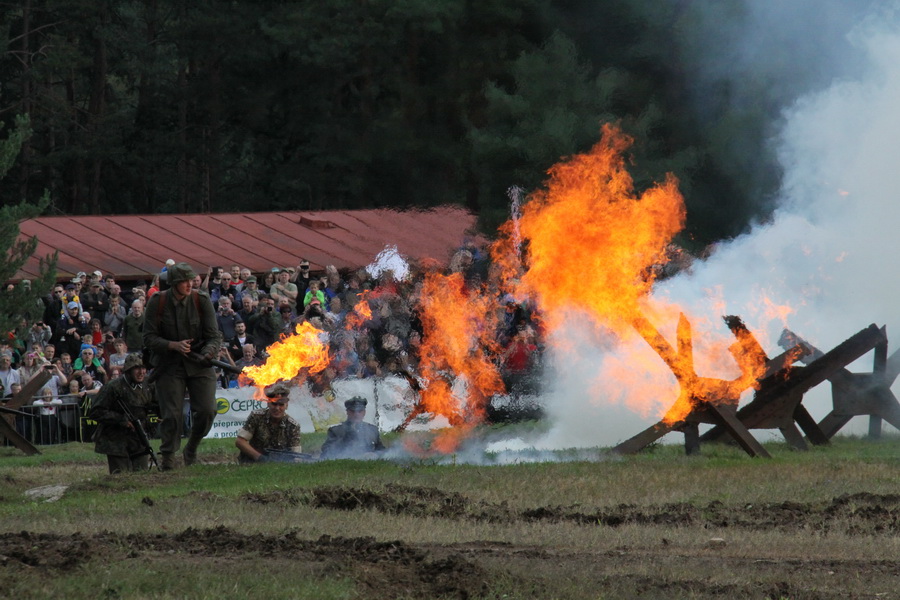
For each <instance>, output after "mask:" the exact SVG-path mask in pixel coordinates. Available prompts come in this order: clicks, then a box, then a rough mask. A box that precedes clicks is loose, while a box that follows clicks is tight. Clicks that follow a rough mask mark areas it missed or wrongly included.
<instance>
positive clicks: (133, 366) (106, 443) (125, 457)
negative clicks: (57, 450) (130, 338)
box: [90, 354, 154, 473]
mask: <svg viewBox="0 0 900 600" xmlns="http://www.w3.org/2000/svg"><path fill="white" fill-rule="evenodd" d="M146 376H147V369H146V367H144V362H143V359H142V358H141V355H140V354H129V355H128V356H127V357H126V358H125V365H124V366H123V373H122V375H120V376H119V377H116V378H115V379H113V380H112V381H110V382H109V383H108V384H107V385H105V386H103V387H102V388H100V391H99V392H98V393H97V396H96V397H95V399H94V401H93V403H92V404H91V410H90V418H91V419H93V420H95V421H97V424H98V425H97V429H96V431H94V450H95V451H96V452H97V453H98V454H105V455H106V460H107V462H108V463H109V472H110V473H121V472H127V471H146V470H147V468H148V467H149V464H150V461H149V458H148V457H149V455H150V452H149V450H148V449H147V446H146V445H144V442H143V441H142V440H141V439H140V437H139V436H138V432H137V429H136V427H135V424H134V422H133V421H131V420H129V418H128V417H127V416H126V411H127V412H128V413H130V414H131V416H132V417H134V418H135V419H138V420H140V421H141V422H142V423H143V424H144V427H145V428H146V426H147V410H148V409H149V408H150V407H151V406H152V405H153V404H154V402H153V394H152V393H151V392H150V386H149V385H148V384H147V383H146V381H145V379H146Z"/></svg>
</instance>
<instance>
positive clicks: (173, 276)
mask: <svg viewBox="0 0 900 600" xmlns="http://www.w3.org/2000/svg"><path fill="white" fill-rule="evenodd" d="M196 276H197V274H196V273H194V269H192V268H191V265H189V264H187V263H186V262H180V263H175V264H174V265H172V266H171V267H167V268H166V282H167V283H168V284H169V285H175V284H176V283H178V282H179V281H189V280H191V279H193V278H194V277H196Z"/></svg>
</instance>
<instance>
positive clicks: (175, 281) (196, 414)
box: [144, 262, 222, 471]
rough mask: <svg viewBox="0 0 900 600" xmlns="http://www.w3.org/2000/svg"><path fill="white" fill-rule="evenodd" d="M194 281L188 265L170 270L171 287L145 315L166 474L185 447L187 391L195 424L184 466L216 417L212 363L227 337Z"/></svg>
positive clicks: (154, 300) (159, 294)
mask: <svg viewBox="0 0 900 600" xmlns="http://www.w3.org/2000/svg"><path fill="white" fill-rule="evenodd" d="M194 277H196V274H195V273H194V270H193V269H192V268H191V266H190V265H189V264H187V263H183V262H182V263H177V264H174V265H172V266H171V267H168V268H167V279H168V284H169V289H167V290H166V291H164V292H157V293H156V294H154V295H153V296H152V297H151V298H150V300H149V302H147V308H146V309H145V311H144V347H145V348H147V350H149V351H150V364H151V366H152V367H153V368H154V373H153V377H154V378H155V379H156V398H157V400H158V402H159V409H160V417H162V420H161V422H160V425H159V434H160V438H162V443H161V444H160V447H159V450H160V453H161V454H162V464H161V465H160V468H162V470H164V471H165V470H168V469H173V468H174V467H175V458H174V455H175V452H177V451H178V448H179V447H180V446H181V433H182V429H183V428H184V393H185V390H187V392H188V395H189V396H190V401H191V422H192V426H191V435H190V437H189V438H188V442H187V444H186V445H185V447H184V464H185V465H192V464H194V463H195V462H196V461H197V447H198V446H199V445H200V442H201V441H202V440H203V438H204V437H206V434H207V433H209V430H210V428H211V427H212V424H213V419H214V418H215V416H216V374H215V371H213V368H212V366H211V364H210V362H209V361H210V360H211V359H214V358H217V357H218V355H219V348H220V347H221V346H222V333H221V332H220V331H219V327H218V326H217V325H216V310H215V309H214V308H213V305H212V302H211V301H210V299H209V296H208V295H206V294H202V293H199V292H196V291H193V290H192V288H191V280H192V279H194Z"/></svg>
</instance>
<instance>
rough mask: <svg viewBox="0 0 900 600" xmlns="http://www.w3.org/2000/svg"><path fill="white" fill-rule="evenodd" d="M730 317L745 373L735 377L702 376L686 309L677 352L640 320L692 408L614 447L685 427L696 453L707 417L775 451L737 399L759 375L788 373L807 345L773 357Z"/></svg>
mask: <svg viewBox="0 0 900 600" xmlns="http://www.w3.org/2000/svg"><path fill="white" fill-rule="evenodd" d="M725 322H726V323H727V325H728V327H729V329H731V332H732V333H733V334H734V336H735V338H736V339H737V341H736V343H735V344H733V345H732V346H731V347H730V348H729V351H730V352H731V354H732V355H733V356H734V358H735V360H736V361H737V363H738V365H739V366H740V368H741V371H742V376H741V377H739V378H738V379H736V380H733V381H726V380H722V379H714V378H709V377H698V376H697V374H696V373H695V372H694V362H693V349H692V341H691V332H690V324H689V323H688V321H687V319H686V318H684V316H683V315H682V317H681V319H680V320H679V323H678V333H677V337H678V350H677V352H675V351H674V350H673V349H672V348H671V347H669V346H668V344H667V343H666V342H665V340H663V339H662V336H661V335H660V334H659V333H658V332H656V331H655V329H648V327H650V326H649V324H648V323H646V322H641V323H638V324H636V325H635V328H636V329H638V331H639V332H641V334H642V335H643V336H644V338H645V339H647V341H648V343H650V345H651V347H653V348H654V349H655V350H656V351H657V352H658V353H659V354H660V356H661V357H662V358H663V360H664V361H665V362H666V363H667V364H668V365H669V366H670V368H672V371H673V373H674V374H675V377H676V379H677V380H678V382H679V385H680V386H681V398H680V401H687V402H689V403H690V406H691V410H690V412H689V413H688V414H687V415H686V416H685V417H683V418H682V419H680V420H676V421H672V420H666V419H664V420H662V421H660V422H659V423H657V424H656V425H653V426H652V427H649V428H647V429H645V430H644V431H642V432H641V433H639V434H637V435H636V436H634V437H632V438H630V439H628V440H626V441H624V442H622V443H621V444H619V445H618V446H616V447H615V448H613V452H616V453H618V454H634V453H637V452H639V451H640V450H642V449H644V448H646V447H647V446H649V445H650V444H652V443H653V442H655V441H656V440H658V439H659V438H661V437H663V436H664V435H666V434H667V433H670V432H672V431H680V432H682V433H684V447H685V452H686V453H687V454H696V453H698V452H699V451H700V440H701V437H700V431H699V426H700V424H701V423H707V424H712V425H715V426H716V427H718V428H720V429H721V431H723V432H725V433H727V434H728V435H730V436H731V438H732V439H733V440H734V441H735V442H736V443H737V444H738V445H740V446H741V448H743V449H744V451H745V452H747V454H749V455H750V456H762V457H769V456H770V455H769V453H768V452H767V451H766V449H765V448H763V447H762V445H761V444H760V443H759V442H758V441H757V440H756V439H755V438H754V437H753V436H752V435H751V434H750V431H749V430H748V428H747V426H746V425H745V424H744V423H742V422H741V420H740V419H739V418H737V416H736V413H737V406H738V402H739V401H740V397H741V394H742V393H743V392H744V391H745V390H747V389H748V388H750V387H751V386H754V385H755V384H756V382H757V381H758V380H759V379H762V380H763V381H765V380H768V379H770V378H773V377H776V376H778V375H779V374H782V373H784V372H785V371H786V370H787V368H788V367H789V366H790V364H791V363H792V362H793V361H794V360H795V359H796V358H797V357H798V356H800V355H802V354H804V353H805V352H808V350H807V349H805V348H803V347H798V348H793V349H791V350H789V351H787V352H784V353H783V354H781V355H779V356H777V357H775V358H773V359H769V357H768V356H767V355H766V353H765V351H764V350H763V349H762V347H761V346H760V345H759V343H758V342H757V341H756V339H755V338H754V337H753V335H752V334H751V333H750V331H749V330H748V329H747V328H746V326H745V325H744V323H743V322H742V321H741V319H740V318H738V317H734V316H728V317H725ZM648 332H649V333H648Z"/></svg>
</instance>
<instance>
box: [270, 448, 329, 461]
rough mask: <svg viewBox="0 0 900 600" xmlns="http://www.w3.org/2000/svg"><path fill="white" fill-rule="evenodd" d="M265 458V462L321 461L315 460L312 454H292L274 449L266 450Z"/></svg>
mask: <svg viewBox="0 0 900 600" xmlns="http://www.w3.org/2000/svg"><path fill="white" fill-rule="evenodd" d="M263 456H264V457H265V458H264V462H286V463H311V462H318V460H319V459H317V458H313V455H312V454H305V453H303V452H291V451H290V450H276V449H274V448H266V449H265V451H264V452H263Z"/></svg>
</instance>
